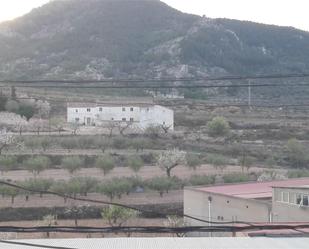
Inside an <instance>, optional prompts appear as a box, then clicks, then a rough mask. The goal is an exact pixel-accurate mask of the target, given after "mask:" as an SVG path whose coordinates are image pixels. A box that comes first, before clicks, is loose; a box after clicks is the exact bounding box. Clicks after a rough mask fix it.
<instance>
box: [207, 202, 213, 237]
mask: <svg viewBox="0 0 309 249" xmlns="http://www.w3.org/2000/svg"><path fill="white" fill-rule="evenodd" d="M211 201H212V197H211V196H208V221H209V222H208V226H209V227H211V222H212V220H211ZM208 236H209V237H212V232H210V231H209V232H208Z"/></svg>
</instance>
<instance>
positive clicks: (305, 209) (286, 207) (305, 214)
mask: <svg viewBox="0 0 309 249" xmlns="http://www.w3.org/2000/svg"><path fill="white" fill-rule="evenodd" d="M298 195H306V196H308V197H309V188H279V187H276V188H273V196H274V198H273V203H272V209H273V210H272V216H273V221H274V222H309V206H304V205H301V204H299V202H298V203H297V200H296V199H297V196H298Z"/></svg>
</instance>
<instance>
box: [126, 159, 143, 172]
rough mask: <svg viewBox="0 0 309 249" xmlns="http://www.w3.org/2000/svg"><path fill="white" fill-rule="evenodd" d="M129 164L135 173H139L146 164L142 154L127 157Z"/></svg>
mask: <svg viewBox="0 0 309 249" xmlns="http://www.w3.org/2000/svg"><path fill="white" fill-rule="evenodd" d="M127 164H128V166H129V167H130V168H131V169H132V170H133V171H134V172H135V173H137V172H138V171H139V170H140V169H141V168H142V167H143V166H144V161H143V160H142V158H141V157H140V156H130V157H129V158H128V159H127Z"/></svg>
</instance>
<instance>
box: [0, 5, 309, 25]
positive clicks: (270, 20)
mask: <svg viewBox="0 0 309 249" xmlns="http://www.w3.org/2000/svg"><path fill="white" fill-rule="evenodd" d="M85 1H87V0H85ZM47 2H49V0H0V21H4V20H9V19H13V18H15V17H18V16H21V15H23V14H25V13H27V12H29V11H30V10H31V9H32V8H35V7H38V6H40V5H43V4H44V3H47ZM163 2H166V3H167V4H169V5H170V6H172V7H174V8H177V9H179V10H181V11H183V12H187V13H194V14H199V15H206V16H207V17H226V18H233V19H239V20H250V21H256V22H261V23H267V24H276V25H283V26H294V27H296V28H300V29H303V30H307V31H309V14H308V12H309V0H163Z"/></svg>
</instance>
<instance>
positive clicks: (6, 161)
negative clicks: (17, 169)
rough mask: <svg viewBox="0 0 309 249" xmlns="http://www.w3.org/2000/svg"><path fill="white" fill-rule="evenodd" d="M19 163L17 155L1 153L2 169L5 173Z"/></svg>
mask: <svg viewBox="0 0 309 249" xmlns="http://www.w3.org/2000/svg"><path fill="white" fill-rule="evenodd" d="M16 164H17V158H16V156H4V155H0V170H1V173H2V174H3V173H4V172H7V171H10V170H12V169H13V167H14V166H16Z"/></svg>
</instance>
